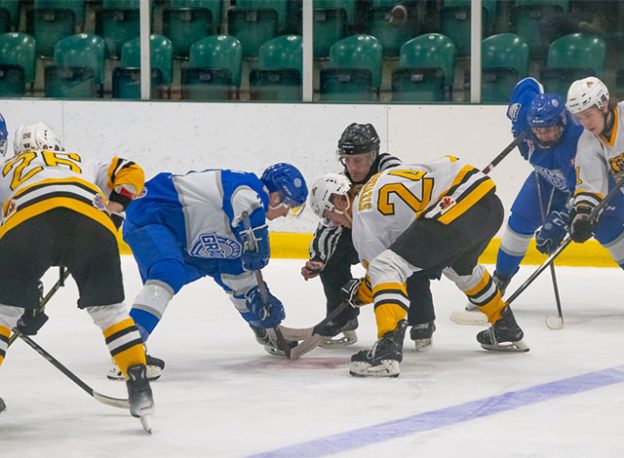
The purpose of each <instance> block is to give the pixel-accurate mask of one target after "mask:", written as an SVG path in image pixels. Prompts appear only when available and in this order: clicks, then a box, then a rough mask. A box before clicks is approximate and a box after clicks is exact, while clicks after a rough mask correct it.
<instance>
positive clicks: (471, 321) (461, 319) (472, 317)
mask: <svg viewBox="0 0 624 458" xmlns="http://www.w3.org/2000/svg"><path fill="white" fill-rule="evenodd" d="M449 319H450V320H451V321H452V322H453V323H456V324H461V325H471V326H484V325H486V324H487V323H488V320H487V316H485V314H483V313H481V312H479V311H478V310H475V311H474V312H468V311H466V310H453V311H452V312H451V314H450V315H449Z"/></svg>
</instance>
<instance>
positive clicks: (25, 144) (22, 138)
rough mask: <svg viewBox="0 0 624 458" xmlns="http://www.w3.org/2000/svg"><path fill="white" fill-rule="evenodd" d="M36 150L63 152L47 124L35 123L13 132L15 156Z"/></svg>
mask: <svg viewBox="0 0 624 458" xmlns="http://www.w3.org/2000/svg"><path fill="white" fill-rule="evenodd" d="M36 149H45V150H49V151H64V148H63V144H62V143H61V140H59V138H58V137H57V136H56V133H55V132H54V131H53V130H52V128H51V127H50V126H48V125H47V124H44V123H42V122H36V123H34V124H23V125H21V126H19V127H18V128H17V130H16V131H15V139H14V141H13V150H14V152H15V154H20V153H22V152H24V151H27V150H36Z"/></svg>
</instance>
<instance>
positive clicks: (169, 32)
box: [163, 0, 222, 59]
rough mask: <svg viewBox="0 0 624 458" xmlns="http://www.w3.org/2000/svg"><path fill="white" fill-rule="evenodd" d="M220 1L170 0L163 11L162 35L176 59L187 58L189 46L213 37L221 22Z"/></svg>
mask: <svg viewBox="0 0 624 458" xmlns="http://www.w3.org/2000/svg"><path fill="white" fill-rule="evenodd" d="M221 7H222V5H221V0H171V1H170V4H169V7H167V8H165V9H164V10H163V34H164V35H165V36H167V38H169V39H170V40H171V43H172V44H173V53H174V57H176V58H183V59H186V58H188V55H189V48H190V47H191V45H192V44H193V43H194V42H196V41H198V40H200V39H202V38H204V37H207V36H209V35H215V34H216V33H217V31H218V28H219V27H218V26H219V24H220V22H221Z"/></svg>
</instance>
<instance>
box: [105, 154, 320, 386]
mask: <svg viewBox="0 0 624 458" xmlns="http://www.w3.org/2000/svg"><path fill="white" fill-rule="evenodd" d="M145 189H146V192H145V195H144V196H143V197H141V198H140V199H137V200H135V201H134V202H133V203H132V205H130V206H129V208H128V210H127V211H126V220H125V223H124V226H123V237H124V240H125V241H126V242H127V243H128V245H130V247H131V248H132V253H133V255H134V257H135V259H136V262H137V264H138V267H139V271H140V273H141V278H142V280H143V285H144V286H143V289H142V290H141V291H140V292H139V294H138V295H137V296H136V298H135V300H134V304H133V306H132V310H131V311H130V316H131V317H132V318H134V320H135V321H136V323H137V327H138V329H139V331H140V332H141V336H142V337H143V340H144V341H147V339H148V338H149V336H150V334H151V333H152V331H153V330H154V328H156V325H157V324H158V322H159V321H160V319H161V318H162V316H163V313H164V312H165V309H166V308H167V306H168V304H169V302H170V301H171V299H172V298H173V296H174V295H175V294H177V293H178V291H180V289H181V288H182V287H183V286H184V285H186V284H188V283H191V282H193V281H195V280H198V279H200V278H202V277H205V276H210V277H212V278H214V280H215V281H216V282H217V283H218V284H219V285H220V286H221V287H222V288H223V289H224V290H225V292H226V293H227V294H228V295H229V296H230V299H231V300H232V302H233V303H234V306H235V307H236V309H237V310H238V312H239V313H240V314H241V316H242V317H243V319H245V321H247V322H248V323H249V325H250V326H251V328H252V330H253V331H254V333H255V335H256V339H257V340H258V342H259V343H261V344H263V345H265V347H269V348H267V351H270V352H277V351H279V345H278V344H277V342H272V341H271V339H270V336H269V333H267V331H266V329H267V328H275V327H277V326H278V325H279V324H280V323H281V322H282V320H283V319H284V317H285V313H284V306H283V305H282V302H281V301H280V300H279V299H278V298H277V297H275V296H274V295H273V294H271V292H270V291H269V290H268V288H266V289H267V296H268V303H266V304H265V303H264V302H263V299H262V297H261V293H260V289H259V287H258V283H257V280H256V276H255V271H257V270H259V269H262V268H263V267H264V266H266V265H267V264H268V262H269V257H270V244H269V230H268V226H267V220H273V219H275V218H279V217H281V216H286V215H288V214H289V213H291V214H292V213H300V210H301V209H302V208H303V205H304V204H305V201H306V199H307V197H308V188H307V186H306V183H305V180H304V178H303V175H301V172H299V170H298V169H297V168H296V167H294V166H293V165H291V164H287V163H278V164H274V165H272V166H270V167H268V168H267V169H266V170H265V171H264V173H263V174H262V177H261V178H258V177H257V176H256V175H254V174H253V173H247V172H237V171H232V170H216V169H211V170H204V171H199V172H195V171H193V172H188V173H187V174H185V175H175V174H171V173H160V174H158V175H156V177H154V178H152V179H151V180H149V181H148V182H147V183H146V184H145ZM246 215H247V216H246ZM247 218H248V223H249V228H247V223H246V221H245V220H246V219H247ZM265 286H266V284H265ZM152 361H154V363H155V364H152ZM163 368H164V363H162V360H159V359H157V358H152V357H148V369H149V377H150V379H156V378H158V377H160V375H161V370H162V369H163ZM118 376H119V374H118V371H117V369H116V368H113V370H112V371H111V372H110V373H109V375H108V378H110V379H117V378H118Z"/></svg>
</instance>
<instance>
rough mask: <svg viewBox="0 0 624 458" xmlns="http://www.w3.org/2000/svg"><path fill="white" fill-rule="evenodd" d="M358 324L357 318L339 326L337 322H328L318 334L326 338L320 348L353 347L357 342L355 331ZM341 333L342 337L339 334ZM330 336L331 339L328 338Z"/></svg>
mask: <svg viewBox="0 0 624 458" xmlns="http://www.w3.org/2000/svg"><path fill="white" fill-rule="evenodd" d="M358 325H359V323H358V319H357V318H353V319H350V320H349V321H347V322H346V323H345V324H343V325H340V324H339V323H338V322H335V321H330V322H328V323H327V324H326V325H325V326H323V327H322V328H321V329H319V330H318V331H319V334H321V335H323V336H328V338H327V339H326V340H324V341H323V342H322V343H321V344H320V347H321V348H338V347H346V346H348V345H353V344H354V343H356V342H357V334H356V332H355V330H356V329H357V327H358ZM341 333H342V336H340V335H339V334H341ZM330 336H331V337H330Z"/></svg>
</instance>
